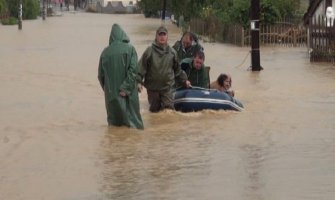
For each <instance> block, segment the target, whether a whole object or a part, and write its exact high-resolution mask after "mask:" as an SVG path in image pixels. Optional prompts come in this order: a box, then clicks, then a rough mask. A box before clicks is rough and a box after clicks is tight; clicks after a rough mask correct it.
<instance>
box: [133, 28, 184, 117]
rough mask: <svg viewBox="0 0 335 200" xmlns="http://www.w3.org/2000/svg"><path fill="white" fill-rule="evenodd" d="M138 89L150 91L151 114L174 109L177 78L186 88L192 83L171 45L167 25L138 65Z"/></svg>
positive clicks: (160, 30) (157, 34) (157, 33)
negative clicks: (181, 67)
mask: <svg viewBox="0 0 335 200" xmlns="http://www.w3.org/2000/svg"><path fill="white" fill-rule="evenodd" d="M138 65H139V71H138V76H137V81H138V83H139V84H138V90H139V91H142V89H143V85H144V87H145V88H146V89H147V94H148V102H149V105H150V107H149V110H150V112H154V113H155V112H159V111H161V110H163V109H174V104H173V91H174V85H175V79H176V80H177V81H179V82H180V83H181V84H182V85H183V86H185V87H189V86H190V82H189V81H188V80H187V76H186V74H185V72H184V71H182V70H181V69H180V65H179V62H178V57H177V53H176V51H175V50H174V49H173V48H172V47H170V46H169V44H168V31H167V29H166V28H165V27H164V26H161V27H159V28H158V29H157V30H156V36H155V41H154V42H153V43H152V44H151V45H150V46H149V47H147V49H146V50H145V51H144V53H143V54H142V57H141V59H140V60H139V62H138Z"/></svg>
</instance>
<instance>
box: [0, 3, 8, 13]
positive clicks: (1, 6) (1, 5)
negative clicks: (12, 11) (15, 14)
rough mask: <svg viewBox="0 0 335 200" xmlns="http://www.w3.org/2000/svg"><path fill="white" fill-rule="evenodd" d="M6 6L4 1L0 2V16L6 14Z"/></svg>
mask: <svg viewBox="0 0 335 200" xmlns="http://www.w3.org/2000/svg"><path fill="white" fill-rule="evenodd" d="M7 11H8V6H7V1H6V0H0V15H3V14H5V13H7Z"/></svg>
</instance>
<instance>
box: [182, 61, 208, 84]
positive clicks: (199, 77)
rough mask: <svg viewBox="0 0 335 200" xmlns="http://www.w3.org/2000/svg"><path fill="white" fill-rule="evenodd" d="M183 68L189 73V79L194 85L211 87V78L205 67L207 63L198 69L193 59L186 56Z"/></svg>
mask: <svg viewBox="0 0 335 200" xmlns="http://www.w3.org/2000/svg"><path fill="white" fill-rule="evenodd" d="M180 65H181V69H182V70H184V71H185V73H186V74H187V77H188V80H189V81H190V82H191V85H192V86H196V87H202V88H209V78H208V74H207V72H206V69H205V65H202V66H201V68H200V69H199V70H198V69H196V68H195V67H193V59H192V58H185V59H183V60H182V61H181V64H180Z"/></svg>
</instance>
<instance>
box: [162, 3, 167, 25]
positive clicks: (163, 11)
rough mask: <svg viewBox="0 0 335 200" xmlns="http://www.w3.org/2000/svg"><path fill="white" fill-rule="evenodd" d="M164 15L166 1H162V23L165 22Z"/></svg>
mask: <svg viewBox="0 0 335 200" xmlns="http://www.w3.org/2000/svg"><path fill="white" fill-rule="evenodd" d="M165 13H166V0H163V12H162V21H163V22H165Z"/></svg>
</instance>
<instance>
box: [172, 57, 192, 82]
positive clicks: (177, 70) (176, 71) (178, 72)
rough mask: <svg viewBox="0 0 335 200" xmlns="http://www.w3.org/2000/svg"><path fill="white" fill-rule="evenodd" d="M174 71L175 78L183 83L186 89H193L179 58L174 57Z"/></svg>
mask: <svg viewBox="0 0 335 200" xmlns="http://www.w3.org/2000/svg"><path fill="white" fill-rule="evenodd" d="M173 70H174V74H175V77H176V79H177V80H178V81H180V83H182V84H183V85H184V86H185V87H187V88H188V87H191V83H190V81H189V80H188V78H187V75H186V73H185V71H184V70H182V69H181V67H180V64H179V62H178V58H177V56H174V60H173Z"/></svg>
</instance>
